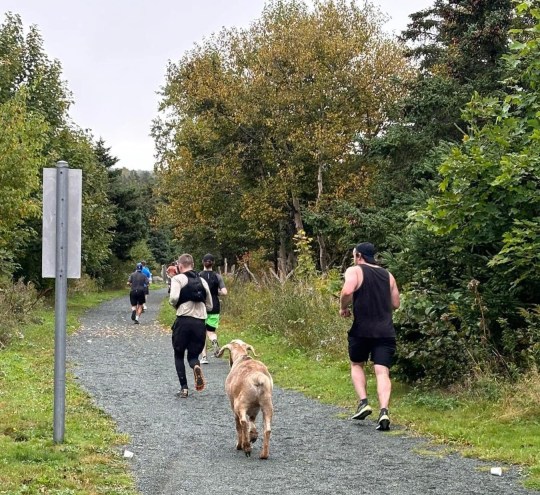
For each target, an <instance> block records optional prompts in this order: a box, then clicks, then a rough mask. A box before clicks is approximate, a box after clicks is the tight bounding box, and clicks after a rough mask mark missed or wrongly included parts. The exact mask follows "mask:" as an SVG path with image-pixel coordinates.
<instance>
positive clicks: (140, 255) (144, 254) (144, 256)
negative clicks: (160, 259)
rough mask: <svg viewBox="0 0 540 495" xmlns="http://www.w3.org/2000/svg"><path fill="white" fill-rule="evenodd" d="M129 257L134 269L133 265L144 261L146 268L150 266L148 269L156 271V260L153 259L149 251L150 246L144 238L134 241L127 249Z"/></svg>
mask: <svg viewBox="0 0 540 495" xmlns="http://www.w3.org/2000/svg"><path fill="white" fill-rule="evenodd" d="M129 259H130V260H131V262H132V265H133V270H134V269H135V265H136V264H137V263H139V262H141V261H146V265H147V266H148V268H150V271H156V268H157V266H156V261H155V260H154V258H153V256H152V251H150V248H149V247H148V244H147V242H146V240H144V239H143V240H140V241H138V242H136V243H135V244H134V245H133V247H132V248H131V249H130V250H129ZM133 270H132V271H133Z"/></svg>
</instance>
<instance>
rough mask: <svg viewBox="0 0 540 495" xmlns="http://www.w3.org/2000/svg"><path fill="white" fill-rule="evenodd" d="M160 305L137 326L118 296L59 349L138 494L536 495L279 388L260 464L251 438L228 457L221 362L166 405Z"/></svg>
mask: <svg viewBox="0 0 540 495" xmlns="http://www.w3.org/2000/svg"><path fill="white" fill-rule="evenodd" d="M166 296H167V294H166V291H165V290H159V291H151V293H150V298H149V304H148V306H149V310H148V311H147V312H146V313H144V314H143V315H142V318H141V324H140V325H134V324H133V322H132V321H131V320H130V310H129V308H130V307H129V301H128V298H127V297H125V298H122V299H117V300H114V301H110V302H107V303H104V304H102V305H101V306H99V307H98V308H95V309H94V310H92V311H90V312H88V313H87V315H86V316H85V317H84V318H83V325H82V328H81V329H80V330H79V331H78V332H77V333H76V334H75V335H73V336H72V337H70V339H69V342H68V358H69V360H70V361H71V363H72V370H73V371H74V373H75V375H76V376H77V377H78V379H79V382H80V384H81V386H82V387H83V388H84V389H86V390H87V391H88V392H89V393H90V394H91V395H92V396H93V397H94V400H95V402H96V404H97V405H98V406H99V407H100V408H102V409H103V410H104V411H106V412H107V413H108V414H110V415H111V416H112V417H113V418H114V420H115V421H116V422H117V424H118V428H119V430H120V431H122V432H125V433H127V434H129V435H130V438H131V444H130V445H128V446H126V447H127V448H128V449H129V450H130V451H132V452H134V456H133V458H131V459H129V460H128V462H130V464H131V466H132V469H133V473H134V476H135V478H136V480H137V485H138V488H139V490H140V492H141V493H142V494H144V495H158V494H159V495H178V494H184V493H186V494H187V493H189V494H193V493H198V494H203V495H204V494H212V495H214V494H220V495H228V494H230V495H238V494H255V493H257V494H280V495H285V494H294V495H303V494H305V495H308V494H309V495H313V494H321V495H323V494H324V495H328V494H332V495H339V494H355V495H358V494H364V493H365V494H370V495H394V494H396V495H397V494H400V495H418V494H422V495H425V494H441V495H442V494H445V495H446V494H456V493H458V494H482V495H484V494H494V495H498V494H501V495H502V494H505V495H506V494H512V495H521V494H532V493H539V492H533V491H527V490H525V489H524V488H522V487H521V485H520V484H519V473H518V472H517V470H515V469H511V470H510V471H509V472H505V473H504V475H503V476H502V477H497V476H493V475H490V474H489V468H490V465H488V464H485V463H482V462H479V461H475V460H471V459H464V458H461V457H460V456H458V455H450V456H438V455H435V454H436V453H435V451H433V452H434V455H425V454H423V455H420V454H419V453H418V452H419V451H424V450H425V449H427V448H429V447H428V444H427V442H426V441H425V440H422V439H411V438H408V437H407V436H405V435H403V434H401V433H400V432H399V431H393V432H390V433H381V432H378V431H376V430H375V423H374V422H373V421H372V420H366V421H351V420H348V419H343V416H344V413H347V412H349V411H344V410H342V409H340V408H337V407H331V406H326V405H323V404H319V403H317V402H316V401H313V400H310V399H307V398H305V397H304V396H302V395H301V394H299V393H295V392H290V391H286V390H282V389H280V388H277V387H276V388H275V391H274V408H275V415H274V423H273V427H272V438H271V443H270V458H269V459H268V460H266V461H262V460H260V459H259V458H258V455H259V449H260V442H261V440H260V439H259V440H258V441H257V443H256V444H255V448H254V449H253V453H252V456H251V457H249V458H247V457H246V456H245V455H244V454H243V453H242V452H238V451H237V450H236V449H235V428H234V420H233V416H232V413H231V411H230V407H229V402H228V400H227V398H226V396H225V392H224V388H223V383H224V381H225V377H226V375H227V372H228V364H227V360H225V359H221V360H219V359H215V358H213V357H209V360H210V363H209V364H208V365H203V370H204V372H205V375H206V378H207V381H208V387H207V389H206V390H204V391H203V392H201V393H197V392H195V391H194V388H193V379H192V377H191V376H189V377H188V379H189V386H190V397H189V398H188V399H177V398H176V397H175V396H174V394H175V392H176V391H177V390H178V388H179V387H178V383H177V378H176V373H175V370H174V364H173V354H172V348H171V337H170V333H169V332H168V331H164V330H163V328H162V327H160V326H159V324H157V322H156V317H157V311H158V306H159V304H160V302H161V301H162V299H163V298H164V297H166ZM259 420H260V418H259ZM259 429H260V422H259Z"/></svg>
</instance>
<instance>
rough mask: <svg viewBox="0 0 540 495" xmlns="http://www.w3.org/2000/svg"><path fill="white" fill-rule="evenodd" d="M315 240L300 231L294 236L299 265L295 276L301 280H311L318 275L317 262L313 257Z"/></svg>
mask: <svg viewBox="0 0 540 495" xmlns="http://www.w3.org/2000/svg"><path fill="white" fill-rule="evenodd" d="M312 241H313V239H311V238H310V237H308V236H307V235H306V233H305V232H304V231H303V230H299V231H298V233H297V234H295V236H294V245H295V246H296V249H295V251H296V253H297V265H296V268H295V270H294V275H295V277H296V278H297V279H299V280H309V279H310V278H312V277H313V276H314V275H316V273H317V272H316V268H315V262H314V261H313V257H312V255H311V242H312Z"/></svg>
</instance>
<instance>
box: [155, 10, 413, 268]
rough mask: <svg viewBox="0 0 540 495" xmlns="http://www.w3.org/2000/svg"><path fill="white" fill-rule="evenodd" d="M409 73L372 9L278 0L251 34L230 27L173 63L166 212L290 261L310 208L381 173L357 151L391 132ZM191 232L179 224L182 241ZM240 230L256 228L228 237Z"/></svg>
mask: <svg viewBox="0 0 540 495" xmlns="http://www.w3.org/2000/svg"><path fill="white" fill-rule="evenodd" d="M320 33H325V35H324V36H321V35H320ZM409 76H410V70H409V67H408V65H407V63H406V62H405V60H404V59H403V57H402V53H401V49H400V48H399V47H398V46H397V44H396V43H394V42H392V41H391V40H389V39H387V38H385V36H384V35H383V34H382V30H381V25H380V19H379V18H378V17H377V15H376V14H375V12H374V11H373V10H372V9H371V8H370V7H369V6H366V7H365V8H363V9H360V8H358V7H357V6H355V5H354V4H350V5H349V4H346V3H345V2H342V1H336V2H334V1H328V2H315V5H314V8H313V10H309V9H308V8H307V6H306V5H305V4H304V3H303V2H299V1H289V2H285V1H276V2H272V3H270V4H269V5H268V6H267V7H266V9H265V11H264V12H263V15H262V17H261V19H260V20H259V21H258V22H256V23H254V24H253V25H252V27H251V28H250V29H249V30H243V31H240V30H238V31H237V30H232V31H222V32H221V33H220V35H219V36H217V37H213V38H212V39H210V40H208V41H206V42H205V43H204V44H203V45H201V46H198V47H197V48H195V49H194V50H193V51H192V52H191V53H189V54H187V55H186V56H185V57H184V58H183V59H182V60H181V61H180V62H179V63H178V64H171V65H170V66H169V68H168V73H167V84H166V86H165V88H164V90H163V101H162V104H161V110H162V111H163V113H164V114H166V116H165V117H164V118H163V119H162V120H160V121H157V122H156V124H155V126H154V130H153V135H154V137H155V139H156V143H157V147H158V150H159V152H160V165H159V167H158V175H159V176H160V178H159V182H158V187H159V191H160V193H161V194H162V195H163V197H164V198H165V201H164V205H166V209H167V210H172V211H176V212H179V214H178V215H177V216H178V217H179V218H180V214H181V216H182V217H187V218H188V219H189V220H190V222H191V221H194V222H197V223H199V224H203V225H204V226H205V227H207V228H208V229H209V230H211V231H214V232H215V244H217V245H221V246H223V249H231V248H232V246H234V245H235V246H240V245H242V244H244V242H247V246H245V247H247V248H248V249H250V248H252V247H258V246H259V245H262V246H264V247H265V248H266V249H267V252H268V253H269V256H272V255H273V253H274V252H277V253H279V254H278V256H277V257H279V258H280V259H281V261H282V263H283V264H286V262H287V260H290V258H291V255H292V254H293V246H292V244H291V239H292V235H293V234H294V233H295V232H297V231H298V230H300V229H302V228H303V227H304V225H303V224H304V218H305V217H304V215H305V214H306V212H315V213H318V214H319V215H325V214H326V211H327V210H325V209H321V205H322V204H324V203H325V202H326V203H331V202H332V201H333V198H335V197H336V196H337V197H338V198H340V197H343V196H346V197H348V198H349V199H351V198H354V197H358V196H360V197H361V196H362V195H363V193H362V191H363V189H364V183H363V179H364V178H365V177H366V176H369V173H370V170H369V168H365V169H363V170H361V171H360V173H358V168H357V167H355V165H356V164H355V162H354V160H353V157H354V154H355V152H356V149H357V147H362V146H363V143H364V142H366V141H369V140H370V139H372V138H373V137H374V136H375V135H377V134H378V133H379V132H381V131H382V130H383V129H384V127H385V125H386V124H387V122H388V108H389V107H390V106H391V104H392V103H393V102H394V101H395V100H396V99H397V98H398V96H400V94H399V91H400V86H399V85H398V84H397V83H396V78H400V77H401V78H407V77H409ZM355 143H356V144H355ZM180 212H181V213H180ZM165 215H167V212H165V213H164V214H162V215H160V218H161V219H162V220H163V221H164V219H163V217H164V216H165ZM316 227H317V226H316V225H313V226H311V228H312V229H316ZM185 229H186V227H185V226H184V223H183V222H177V232H178V233H179V234H180V235H181V237H182V242H183V240H184V239H185V238H186V237H187V235H184V234H183V232H184V230H185ZM231 232H237V233H242V234H244V233H245V234H247V235H245V236H242V237H241V238H240V237H238V238H236V239H230V240H227V244H225V239H226V237H229V238H230V236H231ZM324 234H325V232H324V231H322V230H321V231H318V232H317V239H318V243H319V249H320V256H319V259H320V263H321V265H323V268H324V267H325V264H326V263H327V259H328V255H327V251H326V247H325V239H324Z"/></svg>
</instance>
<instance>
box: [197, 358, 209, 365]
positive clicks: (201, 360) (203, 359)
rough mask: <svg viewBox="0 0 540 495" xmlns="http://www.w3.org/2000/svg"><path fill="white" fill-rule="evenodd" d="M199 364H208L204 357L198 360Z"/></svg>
mask: <svg viewBox="0 0 540 495" xmlns="http://www.w3.org/2000/svg"><path fill="white" fill-rule="evenodd" d="M199 363H201V364H208V359H207V357H206V356H201V359H199Z"/></svg>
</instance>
